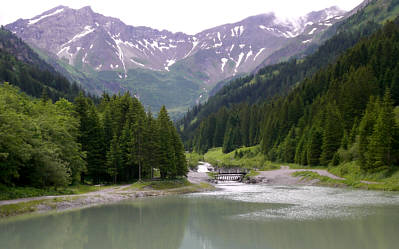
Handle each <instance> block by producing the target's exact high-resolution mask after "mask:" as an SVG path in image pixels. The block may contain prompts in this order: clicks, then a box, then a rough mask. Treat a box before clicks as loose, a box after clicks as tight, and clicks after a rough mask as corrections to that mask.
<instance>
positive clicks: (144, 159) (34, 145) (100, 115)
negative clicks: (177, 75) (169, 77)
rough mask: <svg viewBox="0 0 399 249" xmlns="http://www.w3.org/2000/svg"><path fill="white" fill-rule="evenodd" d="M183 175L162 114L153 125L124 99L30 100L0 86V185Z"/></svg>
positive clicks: (177, 144)
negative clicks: (72, 101)
mask: <svg viewBox="0 0 399 249" xmlns="http://www.w3.org/2000/svg"><path fill="white" fill-rule="evenodd" d="M154 170H156V171H159V173H160V177H162V178H176V177H178V176H184V175H185V174H186V173H187V166H186V160H185V156H184V150H183V144H182V142H181V140H180V138H179V136H178V134H177V131H176V129H175V128H174V126H173V124H172V122H171V121H170V119H169V116H168V113H167V111H166V109H165V108H164V107H163V108H162V109H161V110H160V112H159V114H158V118H157V119H155V118H153V117H152V115H151V113H146V112H145V111H144V108H143V106H142V105H141V103H140V102H139V101H138V100H137V99H136V98H134V97H132V96H130V94H129V93H126V94H124V95H113V96H108V95H107V94H104V95H103V97H102V98H101V100H100V104H99V105H94V104H93V101H92V100H91V99H90V98H88V97H85V96H83V94H80V95H79V96H78V97H76V99H75V101H74V103H71V102H69V101H67V100H65V99H59V100H58V101H57V102H55V103H53V102H52V101H51V99H49V98H48V96H47V95H46V94H44V95H43V96H42V98H41V99H34V98H32V97H29V96H27V95H25V94H24V93H21V92H20V91H19V89H18V88H17V87H14V86H11V85H9V84H8V83H4V84H0V185H5V186H34V187H48V186H66V185H68V184H71V183H79V182H86V183H87V182H91V183H103V182H114V183H116V182H128V181H132V180H133V179H139V178H151V177H152V176H153V174H154Z"/></svg>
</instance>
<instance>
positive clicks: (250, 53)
mask: <svg viewBox="0 0 399 249" xmlns="http://www.w3.org/2000/svg"><path fill="white" fill-rule="evenodd" d="M252 55H253V52H252V50H250V51H249V52H248V53H247V57H245V61H244V63H245V62H246V61H247V60H248V58H249V57H251V56H252Z"/></svg>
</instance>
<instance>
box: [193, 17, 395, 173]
mask: <svg viewBox="0 0 399 249" xmlns="http://www.w3.org/2000/svg"><path fill="white" fill-rule="evenodd" d="M398 104H399V25H398V21H397V20H396V21H395V22H389V23H387V24H386V25H385V26H384V27H383V28H381V29H379V30H378V31H377V32H375V33H374V34H373V35H372V36H370V37H368V38H363V39H361V41H359V42H358V43H357V44H356V45H355V46H354V47H353V48H351V49H349V50H348V51H347V52H345V53H344V54H343V55H342V56H340V57H339V59H338V60H337V61H336V62H335V63H333V64H330V65H328V66H327V67H324V68H323V69H322V70H320V71H318V72H317V73H315V74H314V75H313V76H312V77H309V78H306V79H305V80H303V81H302V82H301V83H299V84H297V85H296V86H295V88H294V89H293V90H292V91H291V92H290V93H289V94H288V95H287V96H282V97H278V98H274V99H273V100H272V101H270V102H266V103H264V104H262V105H255V106H250V105H247V104H241V105H239V106H235V107H233V108H230V109H221V110H220V111H219V113H217V114H216V115H212V116H211V117H209V118H208V119H206V121H205V122H202V123H201V126H200V129H199V130H198V132H197V133H196V136H195V139H194V140H193V146H194V149H195V150H197V151H199V152H204V151H206V149H207V148H209V147H212V146H220V145H222V146H223V151H224V152H230V151H233V150H234V149H236V148H238V147H241V146H245V145H246V146H247V145H251V144H257V143H260V144H261V148H262V151H263V153H264V154H265V155H266V157H267V158H268V159H270V160H273V161H284V162H296V163H300V164H303V165H331V164H332V165H337V164H339V163H342V162H346V161H352V160H357V161H358V162H359V163H360V165H361V167H362V168H364V169H365V170H367V171H379V170H381V169H385V168H387V167H388V168H389V167H391V166H392V165H397V164H398V163H399V162H398V159H399V144H398V143H397V141H398V139H399V136H398V135H399V133H398V129H397V124H396V122H395V114H394V106H396V105H398ZM214 124H215V125H214ZM210 137H212V138H214V140H213V144H212V143H210V142H211V141H209V140H206V138H210ZM204 138H205V139H204ZM209 143H210V144H209ZM207 146H209V147H207Z"/></svg>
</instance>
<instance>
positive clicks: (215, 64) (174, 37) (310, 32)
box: [6, 6, 347, 114]
mask: <svg viewBox="0 0 399 249" xmlns="http://www.w3.org/2000/svg"><path fill="white" fill-rule="evenodd" d="M346 17H347V14H346V12H345V11H342V10H340V9H339V8H337V7H331V8H328V9H324V10H321V11H316V12H311V13H309V14H307V15H305V16H303V17H300V18H297V19H295V20H282V19H280V18H278V17H276V16H275V15H274V14H273V13H268V14H262V15H258V16H252V17H249V18H246V19H244V20H242V21H240V22H237V23H233V24H226V25H221V26H218V27H215V28H211V29H208V30H205V31H202V32H200V33H198V34H195V35H188V34H184V33H172V32H169V31H167V30H162V31H159V30H156V29H152V28H148V27H133V26H129V25H126V24H124V23H123V22H122V21H120V20H119V19H116V18H112V17H106V16H103V15H101V14H98V13H95V12H93V10H92V9H91V8H90V7H84V8H81V9H71V8H69V7H66V6H58V7H56V8H53V9H51V10H48V11H46V12H44V13H42V14H40V15H38V16H35V17H34V18H31V19H19V20H17V21H16V22H14V23H11V24H9V25H6V28H7V29H8V30H10V31H12V32H13V33H14V34H15V35H17V36H18V37H20V38H22V39H23V40H24V41H25V42H27V43H28V44H29V45H30V46H31V47H32V48H34V49H35V50H36V52H38V53H39V54H40V55H41V56H42V57H43V58H44V59H46V60H47V62H49V63H50V64H52V65H53V66H54V67H55V68H56V69H57V70H58V71H60V72H61V73H63V74H64V75H65V76H66V77H68V78H69V79H70V80H72V81H76V82H78V83H80V84H81V85H82V86H83V87H84V88H85V89H87V90H88V91H90V92H92V93H96V94H100V93H101V92H103V91H110V92H118V91H122V92H124V91H131V92H134V93H135V94H136V96H138V97H139V98H140V99H141V100H142V101H143V103H144V104H145V105H147V106H150V107H151V108H154V109H158V108H159V107H160V106H161V105H163V104H165V105H166V106H167V107H168V108H169V109H170V111H171V112H172V114H173V113H181V112H183V111H185V110H186V109H187V108H188V107H189V106H191V105H193V104H195V103H198V102H201V101H203V100H206V99H207V97H208V91H209V90H210V89H212V88H213V87H214V86H215V85H216V83H217V82H219V81H221V80H224V79H227V78H230V77H236V76H240V75H243V74H246V73H249V72H251V71H253V70H254V69H256V67H257V66H258V65H260V64H268V63H269V62H268V59H270V57H271V56H274V57H273V58H274V59H273V60H272V61H270V63H274V62H278V61H281V60H286V59H288V58H289V57H291V56H293V55H295V54H297V53H300V52H302V51H304V50H305V49H307V48H308V47H310V46H312V45H314V44H317V43H318V41H319V40H320V37H321V36H322V34H323V32H324V31H325V30H327V29H328V28H329V27H331V26H332V25H334V24H335V23H336V22H338V21H340V20H342V19H343V18H346ZM293 43H294V44H296V46H295V49H291V50H290V51H288V52H286V53H283V54H282V55H281V56H278V58H277V59H276V58H275V53H276V52H277V51H279V50H282V49H284V48H286V47H287V46H292V44H293Z"/></svg>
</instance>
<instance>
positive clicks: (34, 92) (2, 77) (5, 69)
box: [0, 27, 81, 101]
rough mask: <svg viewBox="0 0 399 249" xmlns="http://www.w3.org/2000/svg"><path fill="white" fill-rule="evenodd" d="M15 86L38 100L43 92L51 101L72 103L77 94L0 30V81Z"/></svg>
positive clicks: (29, 51) (33, 53)
mask: <svg viewBox="0 0 399 249" xmlns="http://www.w3.org/2000/svg"><path fill="white" fill-rule="evenodd" d="M4 81H6V82H9V83H10V84H12V85H16V86H18V87H19V88H20V89H21V90H23V91H24V92H26V93H27V94H29V95H31V96H34V97H40V96H41V95H42V94H43V92H46V94H47V95H48V96H49V98H51V99H52V100H54V101H55V100H58V99H59V98H66V99H69V100H72V99H73V98H74V97H76V96H77V95H78V94H79V91H81V89H80V87H79V86H78V85H77V84H76V83H73V84H70V83H69V81H68V80H67V79H66V78H65V77H64V76H62V75H61V74H59V73H57V72H56V71H55V70H54V68H53V67H52V66H50V65H48V64H47V63H46V62H44V61H43V60H41V59H40V58H39V56H38V55H37V54H36V53H35V52H34V51H33V50H32V49H31V48H30V47H29V46H28V45H26V44H25V43H24V42H23V41H22V40H21V39H20V38H18V37H16V36H15V35H13V34H12V33H11V32H10V31H8V30H5V29H4V28H3V27H2V28H1V29H0V82H4Z"/></svg>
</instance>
